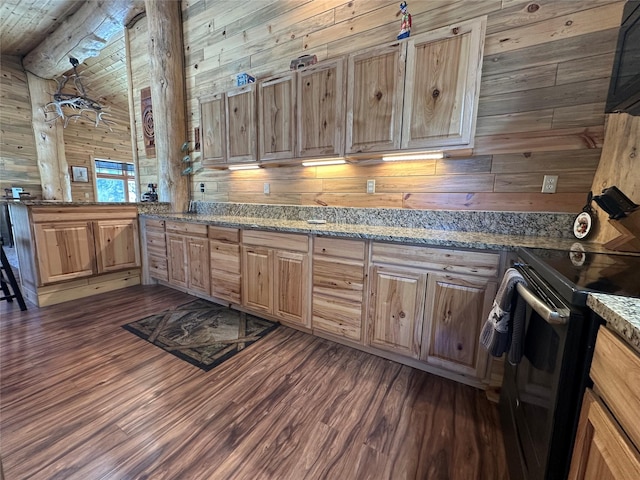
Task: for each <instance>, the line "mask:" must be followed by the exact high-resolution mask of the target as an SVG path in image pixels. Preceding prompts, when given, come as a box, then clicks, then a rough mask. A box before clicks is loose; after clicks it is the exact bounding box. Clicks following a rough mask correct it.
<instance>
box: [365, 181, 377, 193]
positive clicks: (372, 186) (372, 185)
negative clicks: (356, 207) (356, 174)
mask: <svg viewBox="0 0 640 480" xmlns="http://www.w3.org/2000/svg"><path fill="white" fill-rule="evenodd" d="M367 193H376V181H375V180H367Z"/></svg>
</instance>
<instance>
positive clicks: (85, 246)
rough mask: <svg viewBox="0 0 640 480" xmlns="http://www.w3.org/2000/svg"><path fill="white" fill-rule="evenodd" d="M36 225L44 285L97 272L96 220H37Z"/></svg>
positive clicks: (40, 269)
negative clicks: (94, 224) (40, 221)
mask: <svg viewBox="0 0 640 480" xmlns="http://www.w3.org/2000/svg"><path fill="white" fill-rule="evenodd" d="M33 229H34V234H35V241H36V249H37V252H38V270H39V272H40V282H39V284H40V285H47V284H50V283H55V282H61V281H64V280H72V279H75V278H82V277H90V276H92V275H95V274H96V273H97V272H96V266H95V242H94V238H93V229H92V222H90V221H81V222H52V223H48V222H47V223H37V224H35V225H34V227H33Z"/></svg>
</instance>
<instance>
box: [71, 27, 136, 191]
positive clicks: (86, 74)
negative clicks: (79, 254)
mask: <svg viewBox="0 0 640 480" xmlns="http://www.w3.org/2000/svg"><path fill="white" fill-rule="evenodd" d="M125 54H126V49H125V40H124V31H123V32H122V34H120V35H116V36H115V37H114V38H112V39H111V41H110V42H109V44H108V45H107V46H106V47H105V48H103V49H102V51H101V52H100V55H99V56H97V57H93V58H88V59H87V60H85V61H84V62H83V63H82V64H81V65H80V66H78V72H79V73H80V74H81V75H82V77H83V85H84V86H85V88H86V90H87V94H88V95H89V96H90V97H91V98H96V99H97V100H98V101H100V102H101V103H102V104H104V105H106V112H107V113H108V116H107V117H106V118H109V119H111V120H113V121H114V122H116V124H115V125H112V126H111V130H110V129H109V127H107V126H104V125H99V126H98V127H96V126H95V125H94V124H93V123H92V122H90V121H85V120H82V121H78V122H77V123H74V122H71V123H69V126H68V127H67V128H65V130H64V144H65V153H66V156H67V163H68V164H69V168H71V167H72V166H84V167H87V168H88V170H89V182H88V183H82V182H71V197H72V199H73V201H76V202H93V201H96V197H95V186H94V180H93V179H94V175H95V174H94V168H93V165H94V162H93V160H94V159H95V158H101V159H105V160H115V161H119V162H132V161H133V150H132V147H131V126H130V118H129V99H128V88H129V87H128V77H127V63H126V56H125Z"/></svg>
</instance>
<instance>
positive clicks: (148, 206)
mask: <svg viewBox="0 0 640 480" xmlns="http://www.w3.org/2000/svg"><path fill="white" fill-rule="evenodd" d="M0 203H4V204H7V205H25V206H32V207H87V206H92V207H108V206H114V205H121V206H123V207H126V206H133V205H135V206H136V207H138V213H167V212H170V211H171V204H170V203H168V202H137V203H124V202H61V201H58V200H11V199H4V200H3V201H1V202H0Z"/></svg>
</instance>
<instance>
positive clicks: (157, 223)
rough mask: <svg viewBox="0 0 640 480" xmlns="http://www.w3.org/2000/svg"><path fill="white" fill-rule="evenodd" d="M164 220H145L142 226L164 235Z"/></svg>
mask: <svg viewBox="0 0 640 480" xmlns="http://www.w3.org/2000/svg"><path fill="white" fill-rule="evenodd" d="M164 223H165V222H164V220H156V219H154V218H145V220H144V224H145V227H146V228H147V229H154V230H161V231H162V232H163V233H164Z"/></svg>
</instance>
